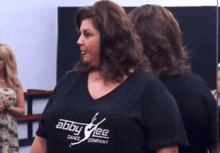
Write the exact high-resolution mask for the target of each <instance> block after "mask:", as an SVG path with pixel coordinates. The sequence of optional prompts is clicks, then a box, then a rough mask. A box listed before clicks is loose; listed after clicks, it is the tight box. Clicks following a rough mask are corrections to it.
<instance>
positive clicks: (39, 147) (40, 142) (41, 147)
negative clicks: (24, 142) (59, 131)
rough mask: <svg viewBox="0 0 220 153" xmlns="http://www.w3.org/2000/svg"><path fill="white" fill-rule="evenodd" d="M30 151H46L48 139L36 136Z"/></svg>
mask: <svg viewBox="0 0 220 153" xmlns="http://www.w3.org/2000/svg"><path fill="white" fill-rule="evenodd" d="M29 153H46V140H45V139H44V138H42V137H39V136H36V137H35V139H34V141H33V144H32V145H31V148H30V151H29Z"/></svg>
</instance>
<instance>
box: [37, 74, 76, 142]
mask: <svg viewBox="0 0 220 153" xmlns="http://www.w3.org/2000/svg"><path fill="white" fill-rule="evenodd" d="M78 78H79V74H78V73H76V72H68V73H66V74H65V75H64V76H63V77H62V78H61V79H60V81H59V82H58V84H57V85H56V87H55V88H54V90H53V92H52V94H51V96H50V98H49V100H48V102H47V105H46V107H45V108H44V111H43V113H42V117H41V119H40V121H39V126H38V129H37V131H36V135H37V136H40V137H43V138H46V129H45V124H46V123H45V119H46V118H47V117H48V113H47V112H48V109H49V108H50V106H51V104H53V103H54V99H58V98H62V97H64V95H65V94H66V92H67V91H68V89H69V88H71V86H72V85H73V84H74V82H75V81H76V80H77V79H78Z"/></svg>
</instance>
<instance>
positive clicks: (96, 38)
mask: <svg viewBox="0 0 220 153" xmlns="http://www.w3.org/2000/svg"><path fill="white" fill-rule="evenodd" d="M77 44H78V45H79V47H80V52H81V55H82V57H83V60H84V61H85V62H87V63H89V64H90V65H91V66H93V67H97V66H99V54H100V33H99V31H98V30H97V29H96V28H95V27H94V25H93V22H92V19H85V20H83V21H82V23H81V26H80V37H79V39H78V41H77Z"/></svg>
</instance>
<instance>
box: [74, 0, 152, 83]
mask: <svg viewBox="0 0 220 153" xmlns="http://www.w3.org/2000/svg"><path fill="white" fill-rule="evenodd" d="M88 18H90V19H92V21H93V24H94V26H95V28H96V29H97V30H98V31H99V32H100V46H101V48H100V65H99V69H100V70H101V72H102V75H103V78H104V80H105V81H107V80H114V81H117V82H120V81H121V80H122V78H123V75H124V74H125V75H127V76H128V77H129V76H131V75H132V74H133V73H132V72H130V71H129V69H131V68H132V69H133V70H134V73H135V72H138V71H139V70H142V69H144V67H146V66H145V65H147V64H148V59H147V58H146V57H144V56H143V46H142V44H141V40H140V37H139V36H138V35H137V33H136V31H135V27H134V25H133V24H132V22H131V21H130V19H129V18H128V17H127V15H126V13H125V11H124V9H123V8H122V7H120V6H119V5H118V4H116V3H114V2H112V1H109V0H102V1H98V2H96V3H95V4H94V5H93V6H88V7H82V8H80V9H78V10H77V13H76V19H75V24H76V27H77V30H78V31H79V28H80V26H81V23H82V21H83V20H84V19H88ZM73 70H74V71H78V72H89V71H91V70H92V68H91V66H90V65H88V64H86V63H85V62H83V60H82V58H80V59H79V61H78V63H77V64H76V66H75V67H74V69H73Z"/></svg>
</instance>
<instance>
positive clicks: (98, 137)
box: [56, 112, 109, 147]
mask: <svg viewBox="0 0 220 153" xmlns="http://www.w3.org/2000/svg"><path fill="white" fill-rule="evenodd" d="M98 114H99V112H98V113H96V114H95V116H94V117H93V118H92V120H91V122H90V123H89V124H86V123H79V122H74V121H70V120H65V119H60V120H59V122H58V124H57V125H56V128H57V129H61V130H68V131H71V132H73V135H68V136H67V139H71V140H75V141H77V142H73V143H71V144H70V145H69V147H71V146H73V145H77V144H80V143H81V142H83V141H86V140H88V142H90V143H100V144H107V143H108V139H109V137H108V133H109V129H102V128H98V126H99V125H100V124H101V123H102V122H104V121H105V120H106V118H104V119H102V120H101V121H100V122H98V123H97V124H94V121H95V120H96V116H97V115H98ZM82 129H84V133H83V134H84V135H83V136H84V137H83V138H82V139H81V136H80V134H81V135H82ZM92 133H93V134H92Z"/></svg>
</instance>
